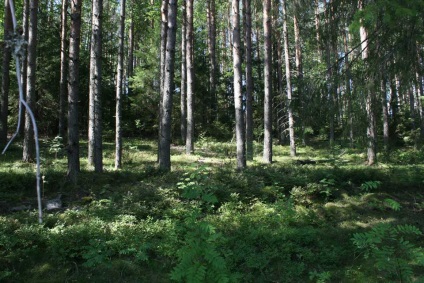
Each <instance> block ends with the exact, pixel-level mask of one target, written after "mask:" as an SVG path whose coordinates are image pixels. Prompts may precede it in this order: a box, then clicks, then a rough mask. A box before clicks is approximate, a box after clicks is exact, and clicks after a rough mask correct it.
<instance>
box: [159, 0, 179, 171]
mask: <svg viewBox="0 0 424 283" xmlns="http://www.w3.org/2000/svg"><path fill="white" fill-rule="evenodd" d="M176 31H177V0H169V9H168V30H167V40H166V56H165V58H166V60H165V71H166V72H165V80H164V84H163V101H162V107H163V110H162V119H161V125H160V130H161V134H160V150H159V168H160V169H162V170H165V171H170V170H171V117H172V116H171V114H172V97H173V87H174V65H175V40H176Z"/></svg>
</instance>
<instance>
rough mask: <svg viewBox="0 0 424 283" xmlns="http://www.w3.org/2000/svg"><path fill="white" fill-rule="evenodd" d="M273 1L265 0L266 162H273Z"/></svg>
mask: <svg viewBox="0 0 424 283" xmlns="http://www.w3.org/2000/svg"><path fill="white" fill-rule="evenodd" d="M270 13H271V1H270V0H265V1H264V17H263V21H264V23H263V24H264V153H263V154H264V155H263V160H264V162H265V163H271V162H272V84H271V82H272V45H271V14H270Z"/></svg>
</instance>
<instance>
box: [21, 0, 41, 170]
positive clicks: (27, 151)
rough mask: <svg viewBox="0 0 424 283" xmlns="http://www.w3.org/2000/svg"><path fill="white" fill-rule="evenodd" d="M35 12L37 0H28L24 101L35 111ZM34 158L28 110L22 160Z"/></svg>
mask: <svg viewBox="0 0 424 283" xmlns="http://www.w3.org/2000/svg"><path fill="white" fill-rule="evenodd" d="M37 13H38V0H33V1H30V7H29V29H28V31H29V32H28V68H27V70H28V71H27V72H28V73H27V92H26V103H27V104H28V106H29V107H30V108H31V109H32V111H33V112H35V100H36V94H35V76H36V58H37V54H36V46H37ZM34 158H35V142H34V129H33V127H32V124H31V117H30V115H29V112H28V111H26V114H25V132H24V143H23V157H22V159H23V161H26V162H30V161H33V160H34Z"/></svg>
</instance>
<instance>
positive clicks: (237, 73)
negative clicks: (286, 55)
mask: <svg viewBox="0 0 424 283" xmlns="http://www.w3.org/2000/svg"><path fill="white" fill-rule="evenodd" d="M231 3H232V4H231V9H232V15H231V25H232V36H233V46H232V49H233V50H232V51H233V72H234V107H235V116H236V145H237V169H238V170H242V169H244V168H246V139H245V122H244V114H243V94H242V92H241V80H242V74H241V47H240V10H239V3H240V2H239V0H232V1H231Z"/></svg>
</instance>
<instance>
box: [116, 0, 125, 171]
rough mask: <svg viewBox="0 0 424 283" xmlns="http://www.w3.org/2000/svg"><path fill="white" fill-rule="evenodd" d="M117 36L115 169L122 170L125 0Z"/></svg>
mask: <svg viewBox="0 0 424 283" xmlns="http://www.w3.org/2000/svg"><path fill="white" fill-rule="evenodd" d="M118 34H119V50H118V64H117V70H116V112H115V169H120V168H122V93H123V91H122V86H123V77H124V35H125V0H121V11H120V21H119V32H118Z"/></svg>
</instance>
